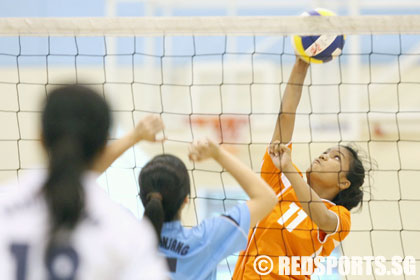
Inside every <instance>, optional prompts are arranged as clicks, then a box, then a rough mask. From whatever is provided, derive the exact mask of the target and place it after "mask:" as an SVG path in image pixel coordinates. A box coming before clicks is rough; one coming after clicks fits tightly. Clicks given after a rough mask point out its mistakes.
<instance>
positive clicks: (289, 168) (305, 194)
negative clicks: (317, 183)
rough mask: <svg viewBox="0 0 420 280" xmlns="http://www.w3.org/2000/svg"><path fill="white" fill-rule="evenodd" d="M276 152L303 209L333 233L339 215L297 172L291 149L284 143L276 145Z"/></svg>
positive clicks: (317, 222)
mask: <svg viewBox="0 0 420 280" xmlns="http://www.w3.org/2000/svg"><path fill="white" fill-rule="evenodd" d="M274 146H275V147H273V149H274V151H275V154H277V155H278V156H279V157H280V165H281V169H282V171H283V173H284V175H286V177H287V179H289V181H290V183H291V184H292V186H293V189H294V190H295V193H296V196H297V198H298V200H299V201H300V204H301V205H302V208H303V210H304V211H305V212H306V214H307V215H308V216H309V217H310V218H311V220H312V221H313V222H314V223H315V224H316V225H317V226H318V228H319V229H320V230H322V231H324V232H325V233H333V232H334V231H335V230H336V228H337V224H338V218H337V216H336V215H335V214H334V213H332V212H331V211H329V210H328V209H327V207H326V206H325V204H324V202H323V201H322V200H321V198H320V197H319V195H318V194H317V193H316V192H315V191H314V190H313V189H312V188H311V187H310V186H309V185H308V184H307V183H306V182H305V180H303V178H302V177H301V176H300V175H299V174H298V173H297V172H296V169H295V168H294V166H293V164H292V159H291V150H290V149H289V148H288V147H287V146H286V145H283V144H278V145H274Z"/></svg>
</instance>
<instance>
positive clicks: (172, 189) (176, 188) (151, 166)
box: [139, 155, 190, 238]
mask: <svg viewBox="0 0 420 280" xmlns="http://www.w3.org/2000/svg"><path fill="white" fill-rule="evenodd" d="M139 185H140V198H141V201H142V203H143V206H144V208H145V211H144V215H145V217H147V218H148V219H149V220H150V221H151V222H152V224H153V226H154V228H155V230H156V234H157V235H158V238H160V234H161V230H162V226H163V223H164V222H170V221H173V220H175V219H177V218H179V217H178V216H177V215H178V214H179V209H180V208H181V206H182V203H183V202H184V200H185V198H186V197H187V195H189V194H190V177H189V175H188V171H187V168H186V167H185V164H184V163H183V162H182V161H181V160H180V159H179V158H177V157H175V156H172V155H159V156H156V157H154V158H153V159H152V160H151V161H149V162H148V163H147V164H146V165H145V166H144V167H143V169H142V170H141V172H140V176H139Z"/></svg>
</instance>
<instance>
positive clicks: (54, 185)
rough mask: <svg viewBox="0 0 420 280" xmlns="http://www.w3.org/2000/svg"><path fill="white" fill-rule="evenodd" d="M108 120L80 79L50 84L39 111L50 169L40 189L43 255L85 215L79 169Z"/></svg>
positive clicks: (99, 146) (89, 159)
mask: <svg viewBox="0 0 420 280" xmlns="http://www.w3.org/2000/svg"><path fill="white" fill-rule="evenodd" d="M110 124H111V115H110V110H109V107H108V105H107V103H106V102H105V100H104V99H103V98H102V97H101V96H100V95H98V94H97V93H96V92H95V91H93V90H91V89H89V88H87V87H83V86H80V85H69V86H64V87H60V88H57V89H55V90H53V91H52V92H51V93H50V94H49V95H48V97H47V100H46V103H45V107H44V110H43V114H42V138H43V144H44V147H45V149H46V151H47V153H48V156H49V172H48V176H47V179H46V181H45V184H44V186H43V188H42V194H43V195H44V197H45V200H46V203H47V207H48V210H49V219H50V234H49V239H48V245H47V251H46V258H47V259H48V256H49V255H50V254H51V253H52V252H51V250H52V249H53V248H54V246H56V245H58V243H59V242H60V241H61V240H60V239H61V237H62V235H61V233H69V232H71V230H73V229H74V228H75V227H76V225H77V224H78V222H79V221H80V220H81V218H82V217H83V215H84V210H85V193H84V190H83V187H82V175H83V173H84V171H86V170H87V169H88V168H90V167H91V164H92V163H93V159H94V158H95V157H96V156H97V155H98V154H99V153H100V152H101V151H102V150H103V148H104V147H105V144H106V139H107V136H108V131H109V127H110Z"/></svg>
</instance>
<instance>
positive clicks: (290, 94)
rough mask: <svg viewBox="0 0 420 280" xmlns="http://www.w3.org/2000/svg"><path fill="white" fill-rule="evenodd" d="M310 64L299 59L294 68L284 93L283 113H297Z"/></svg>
mask: <svg viewBox="0 0 420 280" xmlns="http://www.w3.org/2000/svg"><path fill="white" fill-rule="evenodd" d="M308 68H309V64H308V63H306V62H304V61H302V60H301V59H297V60H296V63H295V65H294V66H293V69H292V73H291V74H290V77H289V81H288V83H287V86H286V90H285V91H284V95H283V99H282V103H281V113H286V114H287V113H296V109H297V106H298V105H299V102H300V98H301V96H302V86H303V83H304V81H305V77H306V73H307V71H308Z"/></svg>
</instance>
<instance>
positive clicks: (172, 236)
mask: <svg viewBox="0 0 420 280" xmlns="http://www.w3.org/2000/svg"><path fill="white" fill-rule="evenodd" d="M189 157H190V159H191V160H194V161H201V160H205V159H208V158H212V159H214V160H215V161H216V162H218V163H219V164H220V165H221V166H222V167H223V168H225V169H226V170H227V171H228V172H229V173H230V174H231V175H232V176H233V177H234V178H235V179H236V180H237V181H238V183H239V184H240V185H241V187H242V188H243V189H244V191H245V192H246V193H247V194H248V196H249V197H250V199H249V200H248V201H247V202H246V203H239V204H238V205H236V206H235V207H233V208H232V209H230V210H229V211H228V212H227V213H226V214H225V215H220V216H217V217H213V218H209V219H205V220H204V221H202V222H201V223H200V224H199V225H198V226H195V227H193V228H185V227H183V226H182V225H181V222H180V214H181V211H182V209H183V207H184V206H185V205H186V204H187V203H188V195H189V193H190V181H189V176H188V172H187V168H186V167H185V165H184V163H183V162H182V161H181V160H180V159H178V158H177V157H175V156H172V155H159V156H156V157H155V158H153V159H152V160H151V161H150V162H148V163H147V164H146V166H145V167H144V168H143V169H142V171H141V173H140V177H139V183H140V197H141V200H142V202H143V205H144V207H145V216H146V217H148V218H149V219H150V220H151V222H152V223H153V225H154V227H155V229H156V231H157V234H158V236H159V237H160V246H159V248H160V251H161V252H163V253H164V254H165V255H166V257H167V260H168V264H169V267H170V271H171V278H172V279H180V280H181V279H182V280H188V279H193V280H199V279H216V267H217V264H218V263H219V262H220V261H221V260H223V259H224V258H226V257H227V256H229V255H231V254H233V253H235V252H238V251H240V250H243V249H245V248H246V245H247V235H248V231H249V229H250V227H253V226H255V224H256V223H257V222H258V221H259V220H261V219H262V218H264V217H265V216H266V215H267V214H268V213H269V212H270V211H271V210H272V209H273V207H274V206H275V204H276V203H277V199H276V196H275V194H274V192H273V191H272V190H271V188H270V187H269V186H268V185H267V183H265V182H264V181H263V180H262V179H261V178H260V177H259V176H258V175H257V174H255V173H254V172H253V171H252V170H251V169H250V168H248V167H247V166H245V165H244V164H243V163H242V162H241V161H240V160H238V159H237V158H236V157H234V156H233V155H231V154H230V153H228V152H227V151H225V150H224V149H223V148H221V147H219V146H218V145H216V144H215V143H214V142H211V141H204V142H198V143H196V144H194V145H192V147H191V151H190V154H189ZM139 238H140V237H139Z"/></svg>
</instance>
